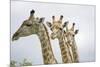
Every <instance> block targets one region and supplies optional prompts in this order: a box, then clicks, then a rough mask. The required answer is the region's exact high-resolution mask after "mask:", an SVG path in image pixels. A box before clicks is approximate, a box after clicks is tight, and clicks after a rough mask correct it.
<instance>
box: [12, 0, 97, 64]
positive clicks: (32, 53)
mask: <svg viewBox="0 0 100 67" xmlns="http://www.w3.org/2000/svg"><path fill="white" fill-rule="evenodd" d="M32 9H34V10H35V11H36V13H35V16H38V17H45V22H44V23H46V21H51V17H52V16H53V15H55V16H56V17H57V18H59V16H60V15H63V16H64V19H63V21H67V20H68V21H70V25H71V24H72V22H75V23H76V27H75V28H76V29H79V33H78V34H77V35H76V44H77V47H78V53H79V60H80V62H90V61H95V45H96V44H95V6H89V5H72V4H56V3H41V2H23V1H12V2H11V37H12V35H13V34H14V33H15V32H16V31H17V29H18V28H19V27H20V25H21V24H22V22H23V21H24V20H26V19H27V18H28V17H29V15H30V10H32ZM45 25H46V24H45ZM70 25H69V27H70ZM46 27H47V26H46ZM47 28H48V27H47ZM48 31H49V32H50V30H49V28H48ZM51 45H52V48H53V51H54V55H55V57H56V59H57V61H58V63H62V61H61V55H60V48H59V44H58V40H57V39H55V40H51ZM24 58H27V59H29V60H30V61H32V63H33V64H34V65H35V64H43V58H42V52H41V44H40V41H39V38H38V36H37V35H31V36H27V37H23V38H20V39H19V40H17V41H14V42H12V41H11V59H12V60H16V61H17V62H22V60H23V59H24Z"/></svg>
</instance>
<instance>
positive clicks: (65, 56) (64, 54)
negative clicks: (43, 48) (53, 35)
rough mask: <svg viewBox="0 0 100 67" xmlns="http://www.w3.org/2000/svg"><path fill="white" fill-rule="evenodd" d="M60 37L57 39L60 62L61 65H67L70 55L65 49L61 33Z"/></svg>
mask: <svg viewBox="0 0 100 67" xmlns="http://www.w3.org/2000/svg"><path fill="white" fill-rule="evenodd" d="M61 34H62V35H61V36H60V37H59V38H58V40H59V45H60V49H61V55H62V61H63V63H69V62H70V55H69V51H68V48H67V49H66V45H65V44H66V42H65V40H64V36H63V33H61Z"/></svg>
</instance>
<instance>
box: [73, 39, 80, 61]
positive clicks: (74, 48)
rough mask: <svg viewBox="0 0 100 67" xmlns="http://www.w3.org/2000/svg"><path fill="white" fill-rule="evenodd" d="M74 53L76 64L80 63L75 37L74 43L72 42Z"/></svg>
mask: <svg viewBox="0 0 100 67" xmlns="http://www.w3.org/2000/svg"><path fill="white" fill-rule="evenodd" d="M72 53H73V58H74V62H79V59H78V53H77V46H76V42H75V37H73V42H72Z"/></svg>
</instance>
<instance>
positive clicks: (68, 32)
mask: <svg viewBox="0 0 100 67" xmlns="http://www.w3.org/2000/svg"><path fill="white" fill-rule="evenodd" d="M74 27H75V23H73V25H72V27H71V28H70V29H68V25H66V32H65V35H66V37H67V42H69V43H72V42H73V38H74V37H75V35H76V34H77V33H78V31H79V30H78V29H76V30H74Z"/></svg>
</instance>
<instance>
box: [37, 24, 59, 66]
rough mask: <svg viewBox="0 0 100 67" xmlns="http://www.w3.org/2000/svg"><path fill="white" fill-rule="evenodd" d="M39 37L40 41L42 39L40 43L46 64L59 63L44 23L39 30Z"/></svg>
mask: <svg viewBox="0 0 100 67" xmlns="http://www.w3.org/2000/svg"><path fill="white" fill-rule="evenodd" d="M38 36H39V39H40V42H41V47H42V55H43V60H44V64H55V63H57V61H56V59H55V57H54V54H53V51H52V48H51V43H50V40H49V36H48V32H47V28H46V27H45V25H44V24H42V23H41V26H40V28H39V32H38Z"/></svg>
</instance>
